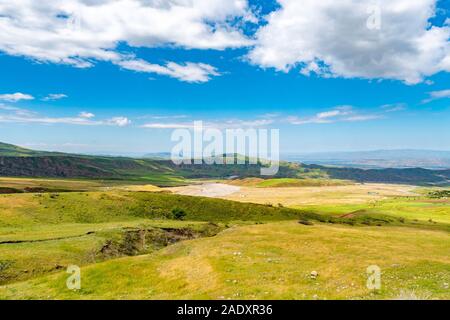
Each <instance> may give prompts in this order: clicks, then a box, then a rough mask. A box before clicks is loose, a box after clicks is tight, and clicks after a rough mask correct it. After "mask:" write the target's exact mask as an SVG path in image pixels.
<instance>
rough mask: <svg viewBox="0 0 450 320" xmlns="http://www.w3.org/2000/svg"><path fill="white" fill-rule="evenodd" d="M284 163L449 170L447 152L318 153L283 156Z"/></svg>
mask: <svg viewBox="0 0 450 320" xmlns="http://www.w3.org/2000/svg"><path fill="white" fill-rule="evenodd" d="M283 158H284V159H286V160H287V161H294V162H302V163H308V164H320V165H331V166H342V167H357V168H367V169H369V168H417V167H420V168H426V169H448V168H450V151H439V150H413V149H405V150H374V151H359V152H319V153H308V154H306V153H305V154H301V153H299V154H295V153H290V154H286V155H284V157H283Z"/></svg>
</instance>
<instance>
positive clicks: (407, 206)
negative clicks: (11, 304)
mask: <svg viewBox="0 0 450 320" xmlns="http://www.w3.org/2000/svg"><path fill="white" fill-rule="evenodd" d="M13 181H15V180H13ZM27 181H28V180H27ZM57 182H58V181H57ZM72 182H73V181H68V183H69V184H70V183H72ZM284 182H286V181H283V183H284ZM287 182H291V181H290V180H288V181H287ZM22 183H26V181H22ZM34 183H37V184H38V183H42V181H41V180H37V181H36V182H34ZM52 183H56V182H52ZM58 183H61V181H59V182H58ZM78 183H82V182H78ZM343 187H354V186H352V185H349V186H343ZM317 188H318V189H320V188H329V187H327V186H323V187H317ZM254 189H256V190H260V191H264V190H266V188H254ZM278 189H279V188H278ZM286 189H295V188H286ZM299 189H301V190H303V189H304V188H299ZM151 190H153V189H151ZM155 190H158V189H157V188H156V189H155ZM301 190H300V191H301ZM446 196H447V193H445V192H442V191H440V192H438V193H437V192H434V193H431V194H430V193H428V191H427V190H423V195H421V196H419V195H418V196H417V197H414V198H413V197H396V198H391V199H389V200H385V201H384V202H380V203H376V204H373V203H359V204H357V205H354V204H349V205H343V204H341V205H334V206H332V205H328V206H326V205H321V206H309V207H308V208H306V209H295V208H287V207H283V206H275V205H261V204H259V205H258V204H253V203H240V202H234V201H227V200H221V199H211V198H202V197H191V196H181V195H175V194H170V193H166V192H137V191H125V190H122V189H119V188H107V189H105V190H104V191H96V192H69V193H57V192H52V193H21V194H5V195H0V299H11V298H14V299H16V298H20V299H22V298H40V299H62V298H69V299H96V298H100V299H106V298H114V299H120V298H127V299H160V298H170V299H178V298H180V299H181V298H195V299H197V298H214V299H227V298H238V299H254V298H261V299H278V298H288V299H291V298H295V299H322V298H326V299H331V298H338V299H341V298H342V299H343V298H354V299H369V298H380V299H381V298H396V297H399V296H402V295H403V296H404V295H406V296H407V297H413V296H414V295H415V296H419V297H424V298H437V299H439V298H442V299H444V298H448V297H449V296H448V289H445V284H446V283H447V284H448V283H449V276H450V274H449V272H448V270H449V266H450V261H449V260H448V254H447V252H448V244H449V243H450V237H449V234H450V233H449V232H450V223H449V222H450V219H449V216H450V212H449V210H448V208H449V207H448V203H447V202H448V199H447V198H445V197H446ZM178 242H180V243H178ZM165 247H167V248H165ZM355 257H357V259H355ZM73 264H75V265H78V266H80V267H81V268H82V289H81V290H80V291H76V292H74V291H70V290H68V289H67V288H66V287H65V283H66V282H65V281H66V280H67V277H68V274H67V273H66V272H65V270H66V268H67V266H68V265H73ZM371 264H377V265H379V266H380V267H381V268H382V272H383V287H382V290H380V291H377V292H372V291H369V290H368V289H367V288H366V287H365V280H366V277H367V275H366V274H365V270H366V268H367V267H368V266H369V265H371ZM312 271H317V272H318V273H319V276H318V278H317V279H311V277H310V273H311V272H312ZM130 274H133V277H130Z"/></svg>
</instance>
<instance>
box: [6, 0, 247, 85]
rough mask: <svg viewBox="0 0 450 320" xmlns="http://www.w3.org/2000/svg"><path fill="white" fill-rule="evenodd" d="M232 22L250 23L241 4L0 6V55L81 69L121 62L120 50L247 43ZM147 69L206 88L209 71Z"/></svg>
mask: <svg viewBox="0 0 450 320" xmlns="http://www.w3.org/2000/svg"><path fill="white" fill-rule="evenodd" d="M235 19H241V20H247V21H252V19H254V17H253V15H252V14H251V11H250V10H249V7H248V3H247V1H246V0H227V1H223V0H53V1H34V0H14V1H10V0H0V30H2V31H1V32H0V51H3V52H5V53H7V54H10V55H16V56H25V57H28V58H32V59H35V60H38V61H45V62H53V63H64V64H70V65H73V66H76V67H80V68H86V67H91V66H92V65H93V64H94V63H95V61H111V62H114V63H117V64H120V62H121V61H122V60H127V57H128V56H129V53H123V52H119V50H118V48H117V46H118V44H120V43H126V44H128V45H129V46H130V47H148V48H152V47H158V46H175V47H180V48H187V49H191V48H196V49H217V50H222V49H226V48H236V47H241V46H245V45H248V44H250V40H249V39H248V38H247V37H246V36H245V35H244V34H243V32H242V30H240V28H239V27H238V26H237V25H235V23H233V21H235ZM153 66H154V68H155V69H160V70H157V71H155V72H156V73H160V74H165V75H168V76H172V77H175V78H178V79H180V80H182V81H189V82H204V81H206V80H205V79H207V78H208V74H207V73H208V69H210V67H208V66H206V65H203V66H201V65H196V66H195V65H189V64H186V65H178V64H168V65H166V66H159V67H158V66H157V65H153ZM211 68H212V67H211ZM189 72H193V75H190V74H188V73H189ZM212 74H213V72H209V75H212Z"/></svg>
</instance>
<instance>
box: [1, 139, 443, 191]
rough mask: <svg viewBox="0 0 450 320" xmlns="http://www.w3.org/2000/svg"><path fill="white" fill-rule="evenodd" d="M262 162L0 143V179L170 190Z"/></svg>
mask: <svg viewBox="0 0 450 320" xmlns="http://www.w3.org/2000/svg"><path fill="white" fill-rule="evenodd" d="M260 169H261V164H248V163H247V164H244V165H242V164H231V163H228V164H227V165H207V164H205V163H204V164H201V165H197V164H192V165H189V164H183V165H175V164H174V163H173V162H172V161H170V160H167V159H135V158H125V157H106V156H88V155H76V154H65V153H55V152H44V151H34V150H29V149H25V148H21V147H17V146H14V145H10V144H4V143H0V176H4V177H8V176H10V177H51V178H88V179H108V180H127V181H140V182H145V183H150V184H155V185H158V186H174V185H179V184H183V183H185V180H186V179H226V178H229V177H232V176H236V177H239V178H247V177H260ZM276 178H295V179H342V180H352V181H357V182H384V183H404V184H414V185H442V186H443V185H449V182H450V170H428V169H422V168H410V169H371V170H364V169H357V168H336V167H325V166H319V165H304V164H297V163H289V162H281V163H280V169H279V172H278V174H277V176H276Z"/></svg>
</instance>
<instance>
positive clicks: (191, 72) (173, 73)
mask: <svg viewBox="0 0 450 320" xmlns="http://www.w3.org/2000/svg"><path fill="white" fill-rule="evenodd" d="M117 64H118V65H119V66H121V67H122V68H123V69H128V70H133V71H136V72H145V73H156V74H160V75H166V76H170V77H173V78H177V79H179V80H181V81H185V82H207V81H209V80H210V79H211V77H212V76H219V75H220V74H219V72H218V71H217V69H216V68H215V67H213V66H211V65H209V64H204V63H191V62H188V63H185V64H178V63H175V62H169V63H167V64H166V65H165V66H161V65H159V64H152V63H149V62H147V61H145V60H141V59H133V60H123V61H119V62H117Z"/></svg>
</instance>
